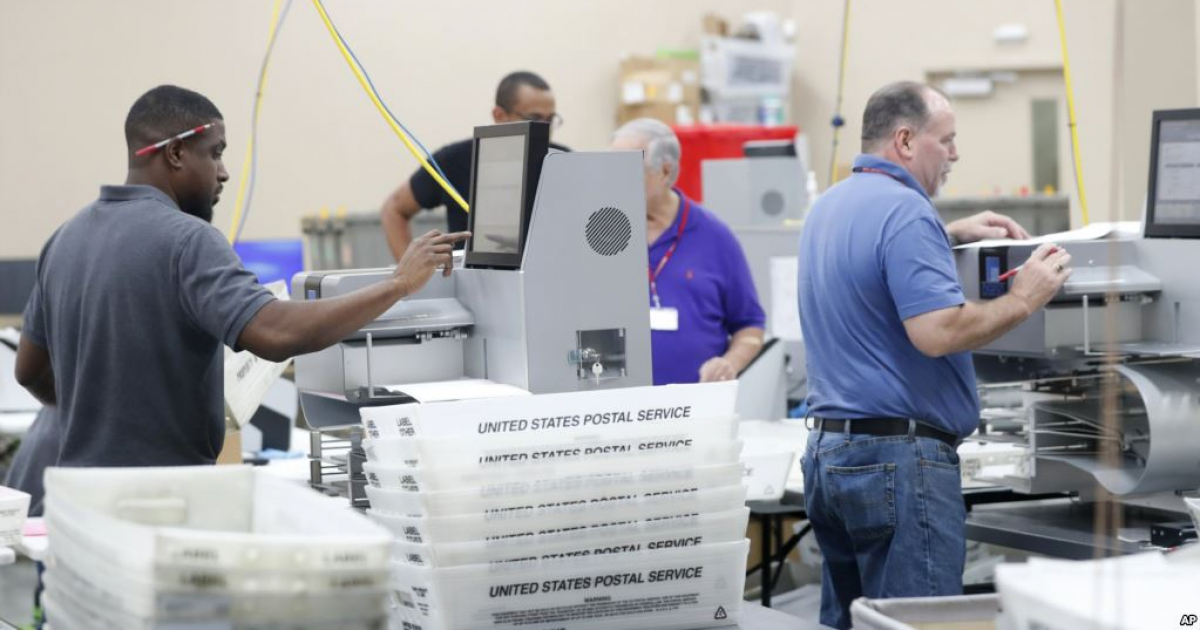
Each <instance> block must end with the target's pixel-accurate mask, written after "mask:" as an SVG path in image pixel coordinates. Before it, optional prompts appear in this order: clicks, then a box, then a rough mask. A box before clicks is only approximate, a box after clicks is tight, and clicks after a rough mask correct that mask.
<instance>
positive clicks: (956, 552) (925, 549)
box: [800, 430, 966, 628]
mask: <svg viewBox="0 0 1200 630" xmlns="http://www.w3.org/2000/svg"><path fill="white" fill-rule="evenodd" d="M800 465H801V466H802V468H803V470H804V498H805V502H806V503H807V509H808V518H809V520H810V522H811V523H812V527H813V533H814V534H815V535H816V537H817V544H819V545H820V547H821V554H822V555H824V557H825V563H824V565H823V566H822V569H821V623H822V624H824V625H827V626H831V627H834V628H849V627H850V602H852V601H854V599H855V598H857V597H861V596H866V597H871V598H885V597H926V596H933V595H957V594H961V593H962V572H963V563H964V562H965V559H966V539H965V536H964V531H963V530H964V522H965V519H966V508H965V507H964V505H963V500H962V478H961V477H960V473H959V465H958V454H957V453H955V451H954V449H953V448H951V447H950V446H949V445H948V444H946V443H944V442H941V441H939V440H935V439H932V438H924V437H908V436H903V435H901V436H887V437H877V436H873V435H862V434H847V433H841V432H837V433H834V432H825V431H819V430H817V431H813V432H812V433H810V434H809V437H808V447H807V449H806V450H805V453H804V457H803V458H802V459H801V464H800Z"/></svg>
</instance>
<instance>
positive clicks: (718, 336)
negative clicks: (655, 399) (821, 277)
mask: <svg viewBox="0 0 1200 630" xmlns="http://www.w3.org/2000/svg"><path fill="white" fill-rule="evenodd" d="M612 148H614V149H624V150H640V151H644V152H645V156H646V243H647V244H648V245H649V248H650V268H649V270H648V272H649V277H650V331H651V332H650V345H651V353H652V355H653V359H654V384H655V385H665V384H668V383H695V382H697V381H699V382H708V381H727V380H732V379H735V378H737V375H738V372H741V371H742V369H743V368H745V367H746V366H747V365H749V363H750V361H752V360H754V357H756V356H758V352H759V350H761V349H762V344H763V324H764V323H765V322H766V315H765V314H764V313H763V309H762V306H761V305H759V303H758V294H757V293H756V292H755V290H754V281H753V280H752V279H751V277H750V266H749V265H748V264H747V263H746V255H745V254H744V253H743V252H742V247H741V245H739V244H738V242H737V238H736V237H734V235H733V232H731V231H730V230H729V228H728V227H727V226H726V225H725V224H724V223H722V222H721V220H720V219H718V218H717V217H716V216H715V215H714V214H712V213H711V212H709V211H708V210H705V209H704V208H701V207H700V206H699V205H697V204H696V203H694V202H693V201H692V200H690V199H688V198H687V197H686V196H684V194H683V193H682V192H680V190H679V189H678V188H675V180H676V179H677V178H678V177H679V158H680V155H681V151H680V147H679V139H678V138H677V137H675V132H673V131H671V128H670V127H668V126H667V125H665V124H663V123H661V122H659V121H657V120H653V119H650V118H640V119H638V120H633V121H630V122H628V123H626V124H625V125H624V126H622V127H621V128H620V129H618V130H617V133H616V134H615V135H614V137H613V143H612Z"/></svg>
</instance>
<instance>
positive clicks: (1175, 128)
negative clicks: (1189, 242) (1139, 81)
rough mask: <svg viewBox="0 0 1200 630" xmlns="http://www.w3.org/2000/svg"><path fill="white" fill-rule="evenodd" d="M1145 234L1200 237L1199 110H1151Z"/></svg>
mask: <svg viewBox="0 0 1200 630" xmlns="http://www.w3.org/2000/svg"><path fill="white" fill-rule="evenodd" d="M1145 235H1146V236H1147V237H1168V238H1169V237H1185V238H1200V109H1170V110H1160V111H1156V112H1154V124H1153V127H1152V128H1151V130H1150V186H1149V189H1148V195H1147V197H1146V231H1145Z"/></svg>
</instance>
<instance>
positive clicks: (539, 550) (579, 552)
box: [393, 507, 750, 568]
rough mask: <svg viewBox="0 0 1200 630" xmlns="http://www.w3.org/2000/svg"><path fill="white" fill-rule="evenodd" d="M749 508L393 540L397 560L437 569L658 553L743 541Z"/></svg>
mask: <svg viewBox="0 0 1200 630" xmlns="http://www.w3.org/2000/svg"><path fill="white" fill-rule="evenodd" d="M749 518H750V510H749V509H748V508H744V507H743V508H738V509H736V510H728V511H725V512H713V513H706V514H694V515H688V516H685V517H680V518H673V519H663V520H655V521H638V522H635V523H626V524H623V525H613V526H608V527H594V528H589V529H581V530H574V531H568V532H560V533H557V534H548V535H543V536H522V537H519V538H502V539H499V540H488V541H483V540H480V541H470V542H462V543H443V544H415V543H408V542H404V541H399V540H398V541H396V552H395V554H394V556H393V557H394V558H395V559H396V561H397V562H404V563H407V564H415V565H419V566H431V567H437V568H446V567H455V566H463V565H472V564H487V563H496V562H515V561H519V560H528V559H531V558H534V559H551V558H555V557H588V556H601V555H618V554H623V553H636V552H641V551H654V550H658V549H672V548H685V547H690V548H695V547H697V546H700V545H710V544H715V543H725V542H737V541H739V540H742V539H743V538H745V537H746V524H747V521H748V520H749Z"/></svg>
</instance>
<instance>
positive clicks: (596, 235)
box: [587, 208, 633, 256]
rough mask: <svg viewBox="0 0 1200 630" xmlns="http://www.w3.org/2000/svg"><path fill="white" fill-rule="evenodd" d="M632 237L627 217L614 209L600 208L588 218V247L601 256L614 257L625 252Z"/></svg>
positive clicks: (631, 229)
mask: <svg viewBox="0 0 1200 630" xmlns="http://www.w3.org/2000/svg"><path fill="white" fill-rule="evenodd" d="M632 235H633V227H632V226H631V225H630V223H629V217H627V216H625V213H624V212H621V211H620V210H617V209H616V208H600V209H599V210H597V211H595V212H593V213H592V216H590V217H588V222H587V240H588V245H591V246H592V251H594V252H596V253H597V254H600V255H601V256H616V255H617V254H620V253H621V252H623V251H625V248H626V247H629V237H630V236H632Z"/></svg>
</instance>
